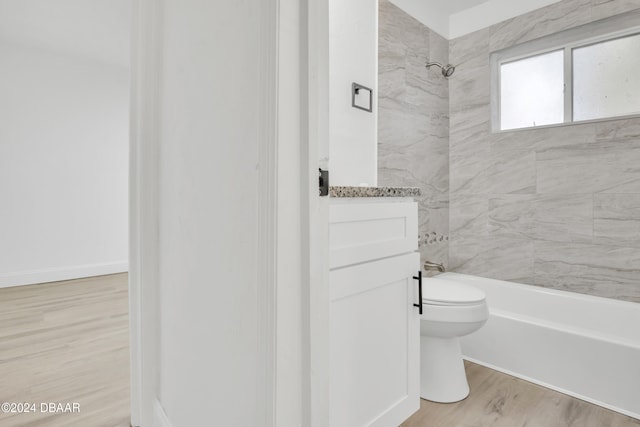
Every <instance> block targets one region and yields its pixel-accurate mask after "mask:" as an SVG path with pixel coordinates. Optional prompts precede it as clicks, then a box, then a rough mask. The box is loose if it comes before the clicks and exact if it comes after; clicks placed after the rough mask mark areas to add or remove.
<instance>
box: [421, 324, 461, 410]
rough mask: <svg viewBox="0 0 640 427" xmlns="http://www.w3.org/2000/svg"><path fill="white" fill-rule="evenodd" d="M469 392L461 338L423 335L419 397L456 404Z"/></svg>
mask: <svg viewBox="0 0 640 427" xmlns="http://www.w3.org/2000/svg"><path fill="white" fill-rule="evenodd" d="M468 395H469V383H468V382H467V374H466V372H465V369H464V362H463V361H462V351H461V350H460V339H459V338H458V337H453V338H435V337H428V336H424V335H421V336H420V397H422V398H423V399H426V400H430V401H432V402H439V403H453V402H458V401H460V400H462V399H464V398H466V397H467V396H468Z"/></svg>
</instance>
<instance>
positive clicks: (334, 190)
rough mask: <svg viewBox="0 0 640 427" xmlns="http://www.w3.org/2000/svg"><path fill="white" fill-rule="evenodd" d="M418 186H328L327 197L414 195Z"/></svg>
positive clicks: (418, 190) (417, 193) (418, 193)
mask: <svg viewBox="0 0 640 427" xmlns="http://www.w3.org/2000/svg"><path fill="white" fill-rule="evenodd" d="M419 195H420V189H419V188H418V187H345V186H342V187H331V186H330V187H329V197H416V196H419Z"/></svg>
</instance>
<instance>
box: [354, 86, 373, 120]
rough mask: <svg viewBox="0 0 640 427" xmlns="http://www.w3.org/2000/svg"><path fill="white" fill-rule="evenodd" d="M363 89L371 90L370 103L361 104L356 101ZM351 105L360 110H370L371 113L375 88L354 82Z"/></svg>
mask: <svg viewBox="0 0 640 427" xmlns="http://www.w3.org/2000/svg"><path fill="white" fill-rule="evenodd" d="M362 91H368V92H369V99H368V105H366V104H365V105H361V104H358V103H357V102H356V97H357V96H358V95H360V92H362ZM351 106H352V107H353V108H358V109H360V110H364V111H368V112H369V113H371V112H372V111H373V89H370V88H368V87H366V86H362V85H361V84H358V83H355V82H354V83H352V84H351Z"/></svg>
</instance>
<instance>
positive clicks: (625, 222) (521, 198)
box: [449, 0, 640, 302]
mask: <svg viewBox="0 0 640 427" xmlns="http://www.w3.org/2000/svg"><path fill="white" fill-rule="evenodd" d="M636 8H640V0H562V1H560V2H558V3H555V4H552V5H549V6H547V7H544V8H542V9H538V10H535V11H532V12H530V13H527V14H525V15H522V16H520V17H516V18H513V19H510V20H508V21H505V22H503V23H500V24H497V25H494V26H492V27H491V28H488V29H485V30H480V31H477V32H475V33H472V34H469V35H466V36H463V37H460V38H458V39H455V40H452V41H451V42H450V51H449V53H450V61H451V63H453V64H456V65H457V66H458V68H457V69H456V73H455V74H454V76H453V77H452V78H451V79H450V81H449V95H450V103H449V106H450V108H449V111H450V117H449V127H450V134H449V136H450V137H449V156H450V162H449V174H450V179H449V187H450V194H451V195H450V206H449V221H450V225H449V226H450V242H449V262H450V267H451V269H452V270H453V271H458V272H462V273H468V274H475V275H479V276H483V277H491V278H496V279H504V280H514V281H519V282H521V283H529V284H535V285H540V286H549V287H554V288H558V289H564V290H569V291H573V292H582V293H587V294H593V295H599V296H605V297H610V298H618V299H623V300H630V301H637V302H640V118H629V119H623V120H608V121H601V122H595V123H582V124H573V125H561V126H551V127H543V128H532V129H523V130H514V131H503V132H496V133H492V131H491V127H490V117H491V111H490V103H489V93H490V80H489V74H488V67H489V56H490V52H492V51H495V50H499V49H503V48H506V47H510V46H513V45H515V44H518V43H521V42H525V41H528V40H532V39H534V38H537V37H541V36H545V35H548V34H552V33H555V32H558V31H562V30H566V29H569V28H572V27H575V26H578V25H582V24H585V23H588V22H591V21H594V20H597V19H602V18H605V17H608V16H612V15H614V14H617V13H622V12H625V11H628V10H631V9H636Z"/></svg>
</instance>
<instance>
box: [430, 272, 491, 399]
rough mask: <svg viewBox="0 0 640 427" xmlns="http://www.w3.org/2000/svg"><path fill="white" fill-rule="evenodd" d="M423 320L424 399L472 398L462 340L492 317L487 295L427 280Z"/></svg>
mask: <svg viewBox="0 0 640 427" xmlns="http://www.w3.org/2000/svg"><path fill="white" fill-rule="evenodd" d="M422 303H423V312H422V316H421V318H420V397H422V398H423V399H426V400H431V401H433V402H441V403H451V402H457V401H459V400H462V399H464V398H465V397H467V396H468V395H469V383H468V382H467V375H466V373H465V370H464V364H463V361H462V352H461V350H460V339H459V337H461V336H464V335H468V334H470V333H472V332H475V331H477V330H478V329H480V327H482V325H484V324H485V322H486V321H487V319H488V318H489V310H488V309H487V302H486V300H485V294H484V292H482V291H480V290H479V289H476V288H474V287H473V286H469V285H466V284H463V283H458V282H455V281H453V280H444V279H437V278H425V279H423V284H422Z"/></svg>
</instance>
